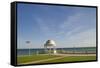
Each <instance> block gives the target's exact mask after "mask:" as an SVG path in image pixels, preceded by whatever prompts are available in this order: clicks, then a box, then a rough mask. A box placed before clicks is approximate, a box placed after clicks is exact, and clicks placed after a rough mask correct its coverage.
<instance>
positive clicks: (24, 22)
mask: <svg viewBox="0 0 100 68" xmlns="http://www.w3.org/2000/svg"><path fill="white" fill-rule="evenodd" d="M17 14H18V16H17V17H18V18H17V19H18V24H17V25H18V32H17V35H18V49H20V48H21V49H22V48H29V47H31V48H43V45H44V43H45V42H46V41H47V40H48V39H52V40H54V41H55V42H56V47H91V46H96V8H88V7H72V6H52V5H49V6H48V5H36V4H21V3H19V4H18V6H17ZM27 40H29V41H31V43H30V44H29V45H28V44H26V43H25V42H26V41H27Z"/></svg>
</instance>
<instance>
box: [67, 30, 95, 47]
mask: <svg viewBox="0 0 100 68" xmlns="http://www.w3.org/2000/svg"><path fill="white" fill-rule="evenodd" d="M66 44H68V46H76V47H88V46H90V47H91V46H96V30H95V29H89V30H85V31H83V32H80V33H77V34H76V35H74V34H73V35H72V36H71V37H70V38H67V39H66Z"/></svg>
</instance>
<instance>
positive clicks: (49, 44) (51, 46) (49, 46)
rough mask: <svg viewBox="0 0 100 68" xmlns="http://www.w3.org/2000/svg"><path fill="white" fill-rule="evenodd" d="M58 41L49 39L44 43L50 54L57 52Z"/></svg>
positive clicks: (46, 50)
mask: <svg viewBox="0 0 100 68" xmlns="http://www.w3.org/2000/svg"><path fill="white" fill-rule="evenodd" d="M55 46H56V43H55V41H53V40H47V41H46V43H45V44H44V48H45V52H46V53H49V54H52V53H53V54H56V53H57V52H56V48H55Z"/></svg>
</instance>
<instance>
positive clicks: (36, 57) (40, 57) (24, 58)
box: [17, 55, 59, 64]
mask: <svg viewBox="0 0 100 68" xmlns="http://www.w3.org/2000/svg"><path fill="white" fill-rule="evenodd" d="M54 57H59V56H56V55H31V56H18V57H17V63H18V64H20V63H26V62H31V61H38V60H44V59H48V58H54Z"/></svg>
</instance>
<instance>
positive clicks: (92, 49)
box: [17, 47, 96, 56]
mask: <svg viewBox="0 0 100 68" xmlns="http://www.w3.org/2000/svg"><path fill="white" fill-rule="evenodd" d="M29 51H30V55H36V54H37V53H38V54H45V53H46V51H45V49H44V48H33V49H17V55H18V56H20V55H29ZM47 51H49V49H47ZM51 51H53V48H51ZM56 51H57V53H61V54H62V53H64V54H67V53H93V54H96V47H77V48H76V47H75V48H56Z"/></svg>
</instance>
